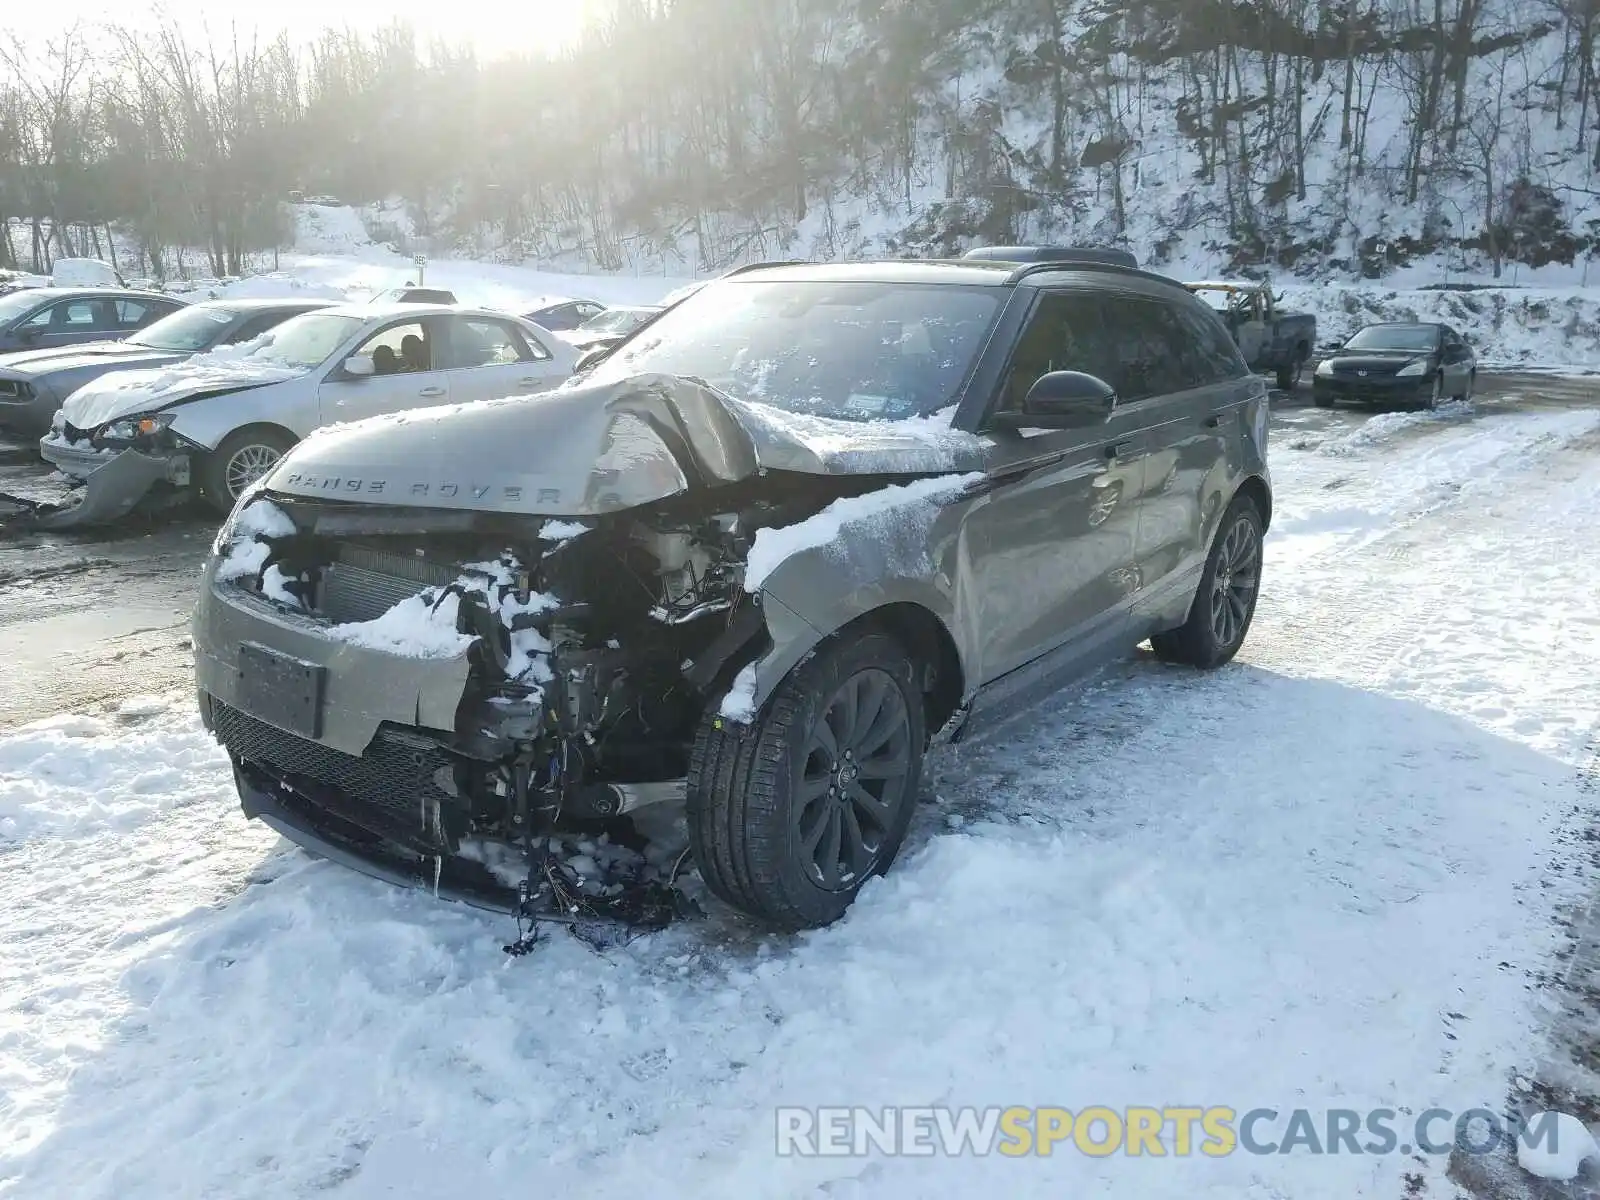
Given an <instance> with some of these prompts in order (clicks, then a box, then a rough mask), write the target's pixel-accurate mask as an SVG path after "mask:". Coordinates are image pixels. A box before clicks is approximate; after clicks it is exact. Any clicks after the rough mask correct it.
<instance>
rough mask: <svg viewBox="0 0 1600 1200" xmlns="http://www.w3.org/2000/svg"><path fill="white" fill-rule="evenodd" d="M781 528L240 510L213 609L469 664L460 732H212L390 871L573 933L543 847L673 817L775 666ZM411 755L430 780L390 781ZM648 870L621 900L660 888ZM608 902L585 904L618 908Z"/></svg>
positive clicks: (691, 515) (682, 512) (651, 512)
mask: <svg viewBox="0 0 1600 1200" xmlns="http://www.w3.org/2000/svg"><path fill="white" fill-rule="evenodd" d="M780 515H781V514H780V513H779V512H778V511H777V510H776V509H774V508H773V507H772V506H770V505H752V507H751V508H750V509H747V510H745V511H738V510H735V511H696V510H695V509H694V507H693V506H692V505H689V504H681V505H680V506H678V507H677V508H673V507H672V506H669V505H660V506H656V507H654V508H649V509H638V510H631V511H629V512H625V513H619V514H616V515H614V516H606V517H599V518H592V519H586V520H583V521H568V520H550V519H546V518H534V517H528V518H523V517H510V516H496V515H490V514H475V513H459V514H455V513H439V512H430V513H420V512H416V511H414V510H413V511H410V512H406V511H402V510H383V509H372V508H367V507H365V506H362V507H359V508H357V507H355V506H348V505H345V506H341V505H339V504H337V503H318V502H314V501H295V500H289V499H286V498H282V497H275V496H271V495H268V494H265V493H262V494H257V495H255V496H252V497H247V498H246V499H245V500H244V501H242V502H241V503H240V504H239V505H238V506H237V507H236V509H235V511H234V514H233V516H232V517H230V519H229V521H228V523H227V525H226V526H225V528H224V529H223V531H222V533H221V534H220V535H219V536H218V539H217V545H216V553H217V558H216V565H215V567H214V573H213V578H214V581H215V583H216V584H217V585H218V586H219V588H220V589H222V591H223V592H224V593H226V592H227V591H229V590H234V589H236V590H237V591H238V592H242V593H247V594H250V595H252V596H253V597H254V598H255V599H256V601H257V602H259V603H264V604H267V605H270V606H272V607H273V608H274V609H276V610H278V611H280V612H281V613H282V614H283V615H284V616H285V617H289V618H290V619H292V620H293V622H294V624H295V627H296V628H297V629H301V630H306V629H315V630H316V631H317V633H318V636H319V637H321V638H323V639H326V640H327V641H328V642H335V643H344V644H346V645H349V646H353V647H359V648H364V649H366V650H371V651H378V652H381V653H382V654H384V655H388V656H398V657H401V658H417V659H429V658H433V659H450V660H455V659H456V658H457V657H458V656H465V657H466V659H467V661H468V664H469V667H468V673H467V683H466V686H465V688H464V689H463V691H462V693H461V695H460V698H459V701H458V702H457V703H456V708H455V723H454V728H453V729H452V730H450V731H448V732H446V731H443V730H436V729H427V728H422V727H420V726H404V727H402V726H399V725H388V726H385V727H384V728H383V729H381V730H380V732H379V735H378V737H377V738H376V739H375V740H374V742H373V744H372V746H370V747H369V748H368V750H367V752H366V754H365V755H364V756H363V757H362V758H360V759H355V758H349V757H348V756H344V755H335V754H333V753H332V752H331V751H329V750H327V748H326V747H322V746H318V745H315V744H314V743H309V742H302V741H301V740H300V739H297V738H294V737H292V736H291V735H283V736H282V737H278V736H277V735H276V734H275V733H274V731H273V730H271V729H270V728H269V729H264V730H263V729H262V728H261V727H260V725H259V723H248V722H241V723H240V724H239V729H240V730H246V731H245V732H235V731H233V730H231V729H230V728H229V727H227V725H226V720H229V719H232V718H229V717H227V715H226V714H224V721H223V722H222V723H220V724H219V723H218V722H217V721H216V720H215V715H216V712H217V711H220V710H218V709H216V708H215V707H214V709H213V717H214V720H213V724H214V726H216V727H217V729H218V732H219V734H220V736H221V737H222V740H223V741H224V743H225V744H227V745H228V748H229V750H230V751H232V752H233V753H234V756H235V758H236V760H242V763H243V766H244V767H245V768H248V769H249V770H253V771H258V772H263V773H264V774H265V776H266V777H267V778H268V779H270V780H272V781H274V786H277V787H279V788H281V789H287V790H288V791H290V792H294V793H296V794H297V796H298V798H299V800H300V801H303V802H305V803H306V804H309V805H311V806H313V807H315V806H321V807H322V808H323V809H337V813H338V820H339V821H341V822H344V823H345V824H346V825H349V826H353V827H355V828H357V829H359V830H361V831H363V833H364V834H365V835H369V836H373V837H377V838H381V839H383V841H384V842H386V843H387V844H388V846H389V849H390V850H391V851H395V852H398V853H401V854H403V855H410V856H413V859H415V856H418V855H421V856H423V859H424V860H430V861H432V863H433V867H434V870H435V871H436V872H439V873H440V874H443V875H448V874H450V873H452V872H454V873H456V874H457V875H461V874H463V873H465V874H467V875H474V876H477V877H489V878H492V883H493V885H494V886H497V887H499V888H501V889H509V890H510V891H511V892H512V893H513V894H516V893H519V892H520V893H521V894H522V901H521V902H519V903H517V904H506V905H504V906H505V907H513V908H516V909H518V910H519V911H522V912H525V913H526V912H530V911H532V909H533V908H537V907H538V906H539V905H540V904H543V905H544V907H545V910H546V911H566V910H568V909H570V908H571V907H572V905H573V904H574V903H579V902H580V900H579V899H576V898H578V897H580V896H581V894H582V893H581V888H579V885H578V883H577V882H575V879H574V877H572V875H571V872H570V871H568V870H567V869H566V868H563V867H560V866H558V865H557V866H553V865H552V861H551V850H550V847H551V846H552V845H554V844H555V842H554V841H553V840H552V839H556V838H559V837H561V836H564V835H566V834H568V833H570V832H571V831H573V830H576V831H578V832H579V834H582V835H585V836H590V837H592V836H596V835H597V833H598V832H599V831H602V830H607V829H610V828H611V826H612V824H613V823H614V822H615V821H616V819H617V818H621V817H625V816H628V815H630V814H632V813H634V812H635V811H636V810H638V809H640V808H643V807H645V806H648V805H655V804H659V803H661V802H664V801H674V800H681V799H682V798H683V796H684V794H685V779H686V776H687V774H688V767H689V763H688V759H689V754H690V752H691V749H692V747H693V745H694V742H695V736H696V732H697V729H698V727H699V724H700V722H701V719H702V717H703V715H704V714H705V713H706V712H707V708H708V705H714V704H716V703H720V701H721V699H722V696H723V695H724V694H725V693H726V692H727V691H728V688H729V686H730V684H731V683H732V682H733V679H734V677H735V676H736V675H738V674H739V672H740V671H741V670H742V669H744V668H745V667H746V666H747V665H748V664H749V663H750V662H751V661H752V660H753V659H754V658H755V657H756V656H758V655H759V654H760V653H761V652H762V651H764V650H765V648H766V644H767V643H766V632H765V624H764V622H763V620H762V618H761V613H760V609H759V601H758V598H757V597H756V596H753V595H751V594H750V593H749V592H747V591H746V590H745V589H744V586H743V583H744V571H745V560H746V558H747V557H748V555H749V553H750V546H751V540H752V538H753V535H754V532H755V529H756V528H758V527H760V526H762V525H766V524H770V523H771V522H772V521H773V520H774V519H776V518H777V517H778V516H780ZM247 726H248V729H247ZM264 739H267V740H264ZM272 739H275V740H272ZM269 741H270V744H268V742H269ZM296 755H300V758H298V759H297V758H296ZM408 755H415V756H416V757H417V761H418V762H421V763H422V764H423V767H419V768H418V769H416V770H415V771H412V770H410V769H409V768H408V769H407V770H406V771H405V772H401V773H400V774H399V775H397V774H396V770H395V769H391V767H390V766H389V765H387V764H388V763H389V760H390V759H391V758H393V759H394V760H395V761H397V762H398V761H400V760H401V759H403V758H406V757H407V756H408ZM369 760H371V761H370V762H369ZM424 768H425V769H424ZM369 777H370V779H371V781H372V782H371V784H370V787H369V786H368V783H367V782H365V781H366V780H368V779H369ZM400 777H403V778H404V779H405V780H406V781H407V782H406V783H405V788H406V789H409V790H407V791H397V790H396V782H395V781H396V779H397V778H400ZM335 790H337V791H338V792H339V793H340V794H339V795H337V796H335V794H334V793H335ZM307 811H309V810H307ZM507 851H511V852H512V853H510V854H509V855H508V854H507ZM638 862H639V870H640V874H639V875H638V877H637V878H636V879H634V880H633V881H632V882H633V883H636V884H638V885H639V886H647V885H648V886H651V887H656V888H658V889H659V888H660V887H664V886H666V882H667V881H668V880H670V877H671V876H670V873H662V872H659V871H656V869H655V868H653V867H652V868H649V869H646V867H647V864H646V860H644V859H642V858H641V859H639V860H638ZM652 872H655V873H654V874H652ZM615 883H616V881H615V880H611V881H609V884H608V886H614V885H615ZM602 893H604V894H593V895H589V896H588V898H587V899H583V900H581V903H582V904H584V905H586V906H588V907H589V908H591V909H592V908H594V907H596V906H598V905H601V904H603V903H611V902H612V900H614V899H615V897H611V898H610V899H608V895H609V893H605V889H604V888H603V889H602ZM637 895H638V893H637V892H636V891H634V890H631V889H630V890H629V891H628V896H629V897H630V898H637ZM654 903H655V907H654V908H653V909H652V911H653V912H655V913H657V915H659V914H660V913H661V912H663V911H664V910H663V909H662V908H661V907H660V905H661V898H660V896H659V895H657V896H656V900H655V902H654ZM552 905H553V906H554V909H553V910H552V909H551V906H552ZM612 915H614V914H612Z"/></svg>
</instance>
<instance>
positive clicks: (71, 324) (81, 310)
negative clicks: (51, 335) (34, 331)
mask: <svg viewBox="0 0 1600 1200" xmlns="http://www.w3.org/2000/svg"><path fill="white" fill-rule="evenodd" d="M100 307H101V305H100V304H99V302H97V301H94V300H63V301H62V302H61V303H60V304H52V305H51V306H50V307H49V308H46V309H42V310H40V311H39V312H38V313H37V314H36V315H35V316H34V317H33V319H32V320H30V321H29V322H28V325H29V327H30V328H32V327H37V326H46V327H49V328H51V329H64V330H71V331H80V330H86V329H94V328H96V325H97V321H96V317H97V316H98V313H97V311H96V310H98V309H99V308H100Z"/></svg>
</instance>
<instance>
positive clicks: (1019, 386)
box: [1001, 292, 1116, 412]
mask: <svg viewBox="0 0 1600 1200" xmlns="http://www.w3.org/2000/svg"><path fill="white" fill-rule="evenodd" d="M1102 300H1103V297H1101V296H1097V295H1090V294H1088V293H1081V294H1074V293H1070V292H1050V293H1047V294H1045V295H1043V296H1041V297H1040V298H1039V303H1038V306H1037V307H1036V308H1035V309H1034V311H1033V316H1032V317H1030V318H1029V320H1028V327H1027V328H1026V329H1025V330H1023V333H1022V337H1021V338H1020V339H1019V340H1018V342H1017V348H1016V351H1015V352H1014V353H1013V354H1012V357H1011V369H1010V371H1009V373H1008V374H1007V376H1006V383H1005V393H1004V396H1003V398H1002V399H1001V408H1002V410H1006V411H1011V412H1020V411H1021V409H1022V402H1023V399H1024V398H1025V397H1026V396H1027V394H1028V391H1029V389H1030V388H1032V387H1033V385H1034V384H1035V383H1037V382H1038V381H1039V378H1040V377H1041V376H1044V375H1048V374H1049V373H1050V372H1052V371H1082V372H1084V373H1085V374H1087V375H1094V376H1096V377H1098V378H1100V379H1104V380H1105V381H1106V382H1107V383H1109V384H1111V386H1113V387H1115V386H1116V377H1115V372H1116V362H1115V360H1114V359H1113V357H1112V355H1111V349H1110V346H1109V344H1108V343H1107V340H1106V333H1105V328H1104V326H1103V324H1102V323H1101V319H1100V305H1101V303H1102Z"/></svg>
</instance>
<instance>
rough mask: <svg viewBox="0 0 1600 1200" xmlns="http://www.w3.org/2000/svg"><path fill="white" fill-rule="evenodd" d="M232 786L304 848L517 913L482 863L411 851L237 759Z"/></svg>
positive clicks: (255, 814)
mask: <svg viewBox="0 0 1600 1200" xmlns="http://www.w3.org/2000/svg"><path fill="white" fill-rule="evenodd" d="M233 780H234V786H235V787H236V788H237V789H238V792H239V807H240V809H241V811H243V813H244V815H245V816H246V817H247V818H250V819H252V820H259V821H260V822H261V823H262V824H263V825H266V826H267V827H268V828H269V829H272V830H273V831H275V832H276V833H278V834H279V835H281V836H283V837H286V838H288V839H289V840H290V841H291V842H293V843H294V844H295V845H297V846H299V847H300V848H301V849H303V850H306V851H308V852H309V853H311V854H314V855H316V856H317V857H318V858H325V859H327V860H328V861H329V862H334V863H338V864H339V865H340V866H342V867H348V868H349V869H350V870H352V871H359V872H360V873H361V874H363V875H368V876H371V877H372V878H373V879H380V880H382V881H383V882H385V883H392V884H398V885H399V886H401V887H410V888H427V889H429V890H431V891H432V892H433V893H434V895H436V896H437V897H439V898H440V899H443V900H456V901H459V902H460V903H463V904H469V905H471V906H472V907H474V908H481V909H485V910H487V911H489V912H502V913H514V912H516V911H517V908H518V903H519V901H518V896H517V893H516V892H515V891H513V890H512V889H510V888H508V887H505V886H504V885H502V884H500V883H499V882H498V881H497V880H495V878H494V877H493V876H491V875H490V874H489V873H488V872H487V871H485V870H483V869H482V868H481V867H480V866H479V864H477V863H474V862H471V861H469V860H466V859H462V858H459V857H451V858H445V859H443V860H441V861H439V862H438V863H437V868H438V874H437V877H435V865H436V863H435V860H434V859H433V858H432V857H431V856H428V855H421V854H414V853H410V852H408V851H407V850H406V849H405V848H404V847H401V846H397V845H395V844H394V843H392V842H387V841H385V840H384V839H382V838H381V837H378V836H376V835H375V834H373V833H371V832H370V831H369V830H366V829H363V828H361V827H360V826H359V825H356V824H354V823H352V822H348V821H344V820H341V819H340V818H339V817H337V816H336V815H334V814H333V813H331V812H329V811H328V810H326V809H322V808H319V807H318V806H317V805H316V803H315V802H314V801H313V800H311V799H310V798H309V797H307V796H305V795H303V794H302V793H300V792H299V791H297V790H296V789H295V788H294V787H293V786H291V785H289V784H286V783H284V782H283V781H281V780H279V779H275V778H273V777H272V776H271V775H269V774H268V773H266V772H264V771H261V770H259V769H257V768H255V767H253V766H251V765H249V764H241V763H240V762H239V761H238V760H237V759H235V760H234V767H233Z"/></svg>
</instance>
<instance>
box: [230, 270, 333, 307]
mask: <svg viewBox="0 0 1600 1200" xmlns="http://www.w3.org/2000/svg"><path fill="white" fill-rule="evenodd" d="M217 297H218V298H219V299H222V300H331V301H334V302H335V303H343V302H344V301H346V300H348V299H349V296H348V295H347V294H346V292H345V291H344V289H342V288H336V287H334V286H333V285H331V284H326V283H316V282H313V281H312V280H309V279H302V278H300V277H299V276H297V275H295V274H294V273H293V272H290V271H273V272H270V273H268V274H266V275H252V276H250V277H249V278H247V279H241V280H239V281H238V282H237V283H229V284H225V285H223V286H222V287H220V288H218V289H217Z"/></svg>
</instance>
